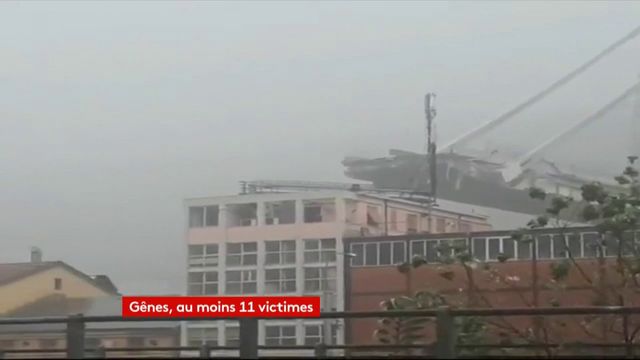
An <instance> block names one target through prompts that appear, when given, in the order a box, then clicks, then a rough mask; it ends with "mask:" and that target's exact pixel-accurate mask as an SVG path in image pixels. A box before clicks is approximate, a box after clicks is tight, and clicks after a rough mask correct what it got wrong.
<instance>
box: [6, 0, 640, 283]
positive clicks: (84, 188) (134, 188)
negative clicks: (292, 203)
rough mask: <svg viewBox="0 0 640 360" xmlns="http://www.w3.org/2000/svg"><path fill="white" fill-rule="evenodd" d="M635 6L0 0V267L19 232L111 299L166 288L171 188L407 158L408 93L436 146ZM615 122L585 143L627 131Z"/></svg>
mask: <svg viewBox="0 0 640 360" xmlns="http://www.w3.org/2000/svg"><path fill="white" fill-rule="evenodd" d="M638 19H640V4H638V3H633V2H610V3H606V2H598V3H595V2H594V3H586V2H585V3H574V2H571V3H569V2H567V3H562V2H561V3H527V4H526V6H523V5H521V4H519V3H515V2H514V3H497V2H491V3H489V2H487V3H468V2H460V3H453V2H452V3H435V2H393V3H391V2H389V3H384V2H375V3H362V2H347V3H337V2H327V3H322V2H315V3H309V2H304V3H302V2H301V3H293V2H271V3H261V2H243V3H230V2H228V3H227V2H155V3H150V2H115V3H102V2H91V3H79V2H57V3H46V2H21V3H18V2H5V3H2V4H0V43H1V44H2V47H1V48H0V49H1V50H0V65H1V66H0V144H1V149H2V151H0V165H1V166H2V167H1V169H2V170H1V171H0V215H1V216H0V244H1V245H2V247H1V249H2V250H1V251H0V262H11V261H23V260H26V259H27V257H28V249H29V247H30V246H32V245H36V246H39V247H40V248H42V249H43V251H44V256H45V258H48V259H62V260H64V261H67V262H69V263H71V264H74V266H78V267H79V268H81V269H83V270H85V271H87V272H89V273H107V274H109V275H110V276H111V277H112V278H113V279H114V281H115V282H116V283H117V284H118V285H119V287H120V289H121V290H122V291H123V292H126V293H132V294H139V293H169V292H171V293H178V292H181V291H182V290H183V282H184V279H183V278H184V260H183V259H184V258H185V256H183V255H182V254H183V253H184V246H183V241H184V236H183V235H184V221H185V219H184V212H183V207H182V206H183V199H184V198H188V197H195V196H203V195H222V194H229V193H236V192H237V191H238V181H239V180H245V179H254V178H278V179H300V180H329V181H345V180H346V178H345V176H344V175H343V169H342V166H341V164H340V161H341V159H342V158H343V157H344V156H345V155H351V154H352V155H361V156H382V155H384V154H386V152H387V149H389V148H401V149H407V150H413V151H423V143H424V140H423V126H424V125H423V123H424V114H423V104H422V101H423V96H424V94H425V92H427V91H429V92H436V93H437V94H438V98H437V99H438V111H439V112H438V117H437V120H436V122H437V137H438V141H439V142H445V141H446V140H450V139H452V138H454V137H455V136H458V135H460V134H461V133H464V132H465V131H468V130H469V129H470V128H472V127H475V126H478V125H479V124H481V123H482V122H485V121H487V120H490V119H492V118H495V117H496V116H498V115H500V114H501V113H503V112H504V111H506V110H508V109H510V108H511V107H513V106H514V105H515V104H517V103H518V102H520V101H522V100H524V99H526V98H527V97H529V96H530V95H531V94H533V93H535V92H537V91H539V90H540V89H541V88H543V87H545V86H547V85H548V84H550V83H551V82H553V81H555V80H556V79H558V78H559V77H561V76H562V75H564V74H566V73H567V72H568V71H570V70H571V69H573V68H575V67H576V66H577V65H579V64H581V63H582V62H584V61H585V60H586V59H588V58H590V57H592V56H593V55H594V54H596V53H597V52H598V51H600V50H602V49H603V48H604V47H606V46H607V45H609V44H610V43H611V42H612V41H615V40H616V39H618V38H619V37H620V36H622V35H624V34H625V33H627V32H628V31H630V30H631V29H632V28H634V27H636V26H638ZM639 50H640V42H638V41H637V40H636V41H635V42H633V43H632V44H630V45H629V46H628V47H627V48H625V51H623V52H621V53H619V54H618V55H617V57H616V58H612V59H611V60H612V61H614V62H612V63H603V64H601V67H600V68H599V69H597V71H596V72H594V75H593V76H592V77H586V78H584V79H583V82H581V83H576V84H574V85H573V88H567V89H565V90H563V92H562V93H561V94H558V97H559V98H558V99H557V100H554V102H551V103H550V105H548V108H544V107H541V108H540V110H536V111H538V112H532V113H528V114H527V115H526V116H527V117H529V118H528V119H526V120H523V122H527V123H531V121H534V123H535V121H538V120H540V122H539V123H537V124H538V125H535V126H534V127H533V130H532V128H526V127H518V126H517V124H518V123H519V122H518V123H514V124H513V126H514V127H513V129H511V130H509V129H504V131H505V134H506V135H509V136H511V140H512V141H513V142H515V143H518V144H521V143H524V142H527V141H528V140H530V137H529V135H530V134H531V131H539V130H540V129H545V131H542V132H541V133H540V134H539V135H540V136H542V137H546V136H548V134H552V133H554V131H555V130H554V127H556V126H557V127H558V128H560V127H566V126H570V124H573V123H574V122H575V121H577V120H579V119H580V118H582V117H584V116H587V115H588V114H590V113H592V112H593V111H595V110H597V109H598V108H599V107H601V106H602V105H604V103H606V102H607V101H609V100H610V99H612V98H614V97H615V96H617V95H619V94H620V93H621V92H622V91H624V90H625V88H626V87H628V86H629V85H630V84H632V83H633V82H635V81H637V79H638V74H640V67H638V65H637V64H638V61H637V59H638V57H637V55H638V52H639ZM550 113H551V114H554V115H555V116H553V117H550V116H549V114H550ZM612 121H613V120H612ZM615 129H618V127H617V126H615ZM616 131H617V130H616ZM601 133H602V132H601V131H596V132H595V133H594V134H592V135H590V136H595V134H601ZM615 134H618V135H614V136H612V137H613V138H614V139H613V140H611V142H610V143H609V142H608V141H609V140H607V138H606V137H605V138H602V139H600V140H601V141H599V142H598V145H599V148H600V149H604V150H606V149H609V148H612V147H615V146H618V145H620V144H621V141H619V140H617V139H620V138H621V137H622V138H626V136H628V135H629V134H628V133H626V132H624V131H620V132H615ZM577 145H578V143H576V146H577ZM565 146H569V145H568V144H565ZM570 147H571V148H573V147H572V146H570ZM620 148H621V150H620V151H623V150H624V147H623V146H622V145H620ZM558 152H560V153H562V154H567V152H566V151H560V150H558ZM597 153H598V154H601V153H602V151H598V152H597Z"/></svg>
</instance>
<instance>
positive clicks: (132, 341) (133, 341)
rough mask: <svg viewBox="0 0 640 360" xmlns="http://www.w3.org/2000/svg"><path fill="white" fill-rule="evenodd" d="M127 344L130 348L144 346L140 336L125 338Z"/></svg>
mask: <svg viewBox="0 0 640 360" xmlns="http://www.w3.org/2000/svg"><path fill="white" fill-rule="evenodd" d="M127 346H128V347H132V348H141V347H144V338H143V337H141V336H132V337H130V338H128V339H127Z"/></svg>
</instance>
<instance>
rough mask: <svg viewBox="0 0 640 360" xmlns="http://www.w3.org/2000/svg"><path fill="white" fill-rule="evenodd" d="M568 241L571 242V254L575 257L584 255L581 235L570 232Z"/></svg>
mask: <svg viewBox="0 0 640 360" xmlns="http://www.w3.org/2000/svg"><path fill="white" fill-rule="evenodd" d="M568 242H569V251H571V256H572V257H574V258H580V257H582V244H581V243H580V235H579V234H570V235H569V236H568Z"/></svg>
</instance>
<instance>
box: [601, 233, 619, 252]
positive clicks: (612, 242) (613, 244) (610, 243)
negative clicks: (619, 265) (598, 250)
mask: <svg viewBox="0 0 640 360" xmlns="http://www.w3.org/2000/svg"><path fill="white" fill-rule="evenodd" d="M604 243H605V244H606V249H607V252H606V253H607V256H618V249H619V248H620V242H619V241H618V238H617V237H615V236H613V235H611V234H606V235H605V236H604Z"/></svg>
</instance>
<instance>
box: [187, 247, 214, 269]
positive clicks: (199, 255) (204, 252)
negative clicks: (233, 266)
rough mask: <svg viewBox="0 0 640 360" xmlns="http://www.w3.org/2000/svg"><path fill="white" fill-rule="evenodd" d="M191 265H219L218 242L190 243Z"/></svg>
mask: <svg viewBox="0 0 640 360" xmlns="http://www.w3.org/2000/svg"><path fill="white" fill-rule="evenodd" d="M189 266H191V267H207V266H218V244H208V245H189Z"/></svg>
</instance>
